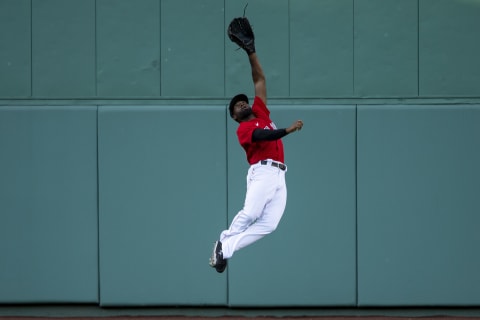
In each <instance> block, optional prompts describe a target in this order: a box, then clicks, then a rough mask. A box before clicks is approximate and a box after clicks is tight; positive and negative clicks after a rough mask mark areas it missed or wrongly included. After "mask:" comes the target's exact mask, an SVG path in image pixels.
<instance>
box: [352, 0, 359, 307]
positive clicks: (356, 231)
mask: <svg viewBox="0 0 480 320" xmlns="http://www.w3.org/2000/svg"><path fill="white" fill-rule="evenodd" d="M352 7H353V8H352V21H353V22H352V90H353V95H354V96H355V95H356V92H355V0H352ZM357 155H358V104H356V105H355V305H356V306H357V307H358V156H357Z"/></svg>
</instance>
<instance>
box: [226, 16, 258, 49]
mask: <svg viewBox="0 0 480 320" xmlns="http://www.w3.org/2000/svg"><path fill="white" fill-rule="evenodd" d="M227 34H228V37H229V38H230V40H232V42H235V43H236V44H238V45H239V46H240V48H242V49H243V50H245V51H246V52H247V54H248V55H251V54H252V53H254V52H255V35H254V34H253V30H252V26H251V25H250V22H249V21H248V19H247V18H245V17H242V18H235V19H233V20H232V22H230V24H229V25H228V29H227Z"/></svg>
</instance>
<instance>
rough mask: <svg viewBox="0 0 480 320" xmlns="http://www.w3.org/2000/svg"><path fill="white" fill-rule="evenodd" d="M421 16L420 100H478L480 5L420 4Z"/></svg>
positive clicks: (438, 0) (424, 0)
mask: <svg viewBox="0 0 480 320" xmlns="http://www.w3.org/2000/svg"><path fill="white" fill-rule="evenodd" d="M419 15H420V17H419V21H420V26H419V27H420V29H419V64H420V69H419V84H420V96H422V97H429V96H437V97H438V96H440V97H455V96H458V97H461V96H467V97H468V96H477V97H478V95H480V86H479V85H478V83H480V59H478V57H479V56H480V43H479V41H478V34H477V32H476V31H477V30H480V2H479V1H451V0H419ZM474 30H475V31H474Z"/></svg>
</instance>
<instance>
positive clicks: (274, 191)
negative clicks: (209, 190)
mask: <svg viewBox="0 0 480 320" xmlns="http://www.w3.org/2000/svg"><path fill="white" fill-rule="evenodd" d="M252 111H253V114H254V115H255V117H256V118H255V119H253V120H250V121H244V122H241V123H240V125H239V127H238V129H237V136H238V140H239V142H240V145H241V146H242V147H243V149H244V150H245V153H246V156H247V161H248V163H249V164H250V168H249V169H248V174H247V194H246V196H245V203H244V205H243V208H242V210H240V211H239V212H238V213H237V215H236V216H235V217H234V219H233V221H232V223H231V225H230V227H229V229H228V230H224V231H223V232H222V233H221V235H220V241H221V242H222V250H223V258H224V259H229V258H231V257H232V256H233V254H234V253H235V252H236V251H238V250H240V249H242V248H244V247H246V246H248V245H250V244H252V243H254V242H255V241H257V240H259V239H261V238H263V237H264V236H265V235H267V234H269V233H271V232H273V231H274V230H275V229H276V228H277V226H278V223H279V222H280V219H281V218H282V216H283V212H284V210H285V205H286V203H287V187H286V184H285V172H286V170H282V169H280V168H278V167H274V166H272V165H271V162H272V161H275V162H281V163H283V162H284V150H283V143H282V140H281V139H278V140H274V141H257V142H253V141H252V133H253V131H254V130H255V129H270V130H273V129H276V127H275V124H274V123H273V122H272V120H271V119H270V111H269V110H268V108H267V106H266V105H265V104H264V103H263V101H262V100H261V99H260V98H258V97H255V99H254V102H253V105H252ZM262 160H263V161H265V160H266V164H262V163H261V162H262Z"/></svg>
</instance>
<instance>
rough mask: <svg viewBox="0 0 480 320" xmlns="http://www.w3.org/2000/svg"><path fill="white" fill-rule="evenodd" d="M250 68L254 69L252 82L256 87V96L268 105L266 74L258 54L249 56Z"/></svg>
mask: <svg viewBox="0 0 480 320" xmlns="http://www.w3.org/2000/svg"><path fill="white" fill-rule="evenodd" d="M248 59H249V61H250V66H251V67H252V80H253V85H254V86H255V96H257V97H259V98H260V99H262V101H263V103H265V105H266V104H267V84H266V81H265V74H264V73H263V69H262V66H261V65H260V61H259V60H258V57H257V54H256V53H255V52H254V53H251V54H249V55H248Z"/></svg>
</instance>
